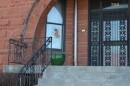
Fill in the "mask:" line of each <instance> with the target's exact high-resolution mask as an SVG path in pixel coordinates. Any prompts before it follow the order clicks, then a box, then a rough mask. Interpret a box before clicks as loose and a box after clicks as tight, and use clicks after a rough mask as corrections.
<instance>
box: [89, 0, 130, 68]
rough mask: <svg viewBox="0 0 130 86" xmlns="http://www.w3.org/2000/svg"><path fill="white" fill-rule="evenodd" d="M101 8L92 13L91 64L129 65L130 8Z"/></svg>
mask: <svg viewBox="0 0 130 86" xmlns="http://www.w3.org/2000/svg"><path fill="white" fill-rule="evenodd" d="M101 1H103V0H101ZM100 4H101V3H100ZM99 9H100V10H99ZM99 9H93V10H91V13H90V46H91V48H90V50H89V52H90V59H89V61H90V62H89V63H90V65H91V66H99V65H103V66H127V65H128V57H129V55H128V51H129V50H128V49H129V48H128V45H129V41H128V37H127V36H128V34H129V31H128V28H129V27H128V9H125V10H122V9H119V8H118V10H116V9H114V8H113V9H112V8H111V9H110V8H109V9H106V8H105V9H103V10H101V9H102V7H101V8H99Z"/></svg>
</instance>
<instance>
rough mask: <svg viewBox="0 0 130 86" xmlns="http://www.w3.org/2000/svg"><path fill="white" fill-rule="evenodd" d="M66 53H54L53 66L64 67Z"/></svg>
mask: <svg viewBox="0 0 130 86" xmlns="http://www.w3.org/2000/svg"><path fill="white" fill-rule="evenodd" d="M64 62H65V53H64V52H52V57H51V64H52V65H64Z"/></svg>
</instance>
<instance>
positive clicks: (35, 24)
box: [25, 0, 58, 38]
mask: <svg viewBox="0 0 130 86" xmlns="http://www.w3.org/2000/svg"><path fill="white" fill-rule="evenodd" d="M57 1H58V0H40V1H39V2H38V4H37V6H36V7H35V8H34V11H33V13H32V15H31V16H30V19H29V22H28V26H27V28H26V35H25V37H26V38H33V37H39V36H40V35H41V33H40V32H42V30H43V27H44V24H45V20H46V16H47V14H48V12H49V11H50V9H51V8H52V7H53V6H54V5H55V3H56V2H57ZM42 35H43V34H42Z"/></svg>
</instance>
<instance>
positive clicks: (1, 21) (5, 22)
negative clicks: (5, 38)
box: [0, 19, 9, 26]
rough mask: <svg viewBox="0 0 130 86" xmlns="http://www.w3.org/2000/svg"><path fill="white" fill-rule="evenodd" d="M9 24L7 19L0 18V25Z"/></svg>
mask: <svg viewBox="0 0 130 86" xmlns="http://www.w3.org/2000/svg"><path fill="white" fill-rule="evenodd" d="M8 24H9V20H8V19H1V20H0V25H1V26H5V25H8Z"/></svg>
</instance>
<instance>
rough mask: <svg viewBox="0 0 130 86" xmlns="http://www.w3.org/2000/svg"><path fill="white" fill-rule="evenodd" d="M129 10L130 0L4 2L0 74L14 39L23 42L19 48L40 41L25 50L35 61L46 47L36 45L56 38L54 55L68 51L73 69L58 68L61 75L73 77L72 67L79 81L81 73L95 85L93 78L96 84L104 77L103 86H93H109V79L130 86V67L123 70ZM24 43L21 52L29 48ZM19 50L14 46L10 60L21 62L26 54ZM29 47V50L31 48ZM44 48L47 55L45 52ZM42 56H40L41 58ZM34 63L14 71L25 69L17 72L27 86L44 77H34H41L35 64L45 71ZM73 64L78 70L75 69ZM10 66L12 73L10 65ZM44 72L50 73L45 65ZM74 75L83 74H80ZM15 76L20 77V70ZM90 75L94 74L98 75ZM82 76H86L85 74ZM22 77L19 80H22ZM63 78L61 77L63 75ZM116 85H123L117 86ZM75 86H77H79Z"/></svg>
mask: <svg viewBox="0 0 130 86" xmlns="http://www.w3.org/2000/svg"><path fill="white" fill-rule="evenodd" d="M129 5H130V1H129V0H1V1H0V71H1V72H2V71H3V68H4V67H3V65H8V63H9V60H10V59H9V58H8V52H9V51H10V46H9V43H10V41H9V40H10V39H14V40H16V39H18V40H20V41H21V42H20V43H22V40H23V39H24V42H25V40H26V39H27V38H29V40H30V39H31V42H32V41H35V42H36V43H34V44H32V45H31V48H30V49H31V50H30V49H26V51H20V53H22V55H24V54H23V52H24V53H26V55H29V57H30V58H31V57H33V55H34V53H36V54H35V55H34V57H40V55H41V54H39V52H35V51H37V50H38V49H39V48H40V47H41V45H40V47H39V46H37V44H39V42H40V41H41V42H43V41H44V42H45V40H46V38H47V37H50V36H52V50H53V51H54V52H64V53H65V63H64V65H66V66H68V68H67V67H66V66H62V67H56V68H57V70H58V68H59V70H63V71H62V72H65V71H66V72H67V73H66V74H70V70H71V67H72V66H73V67H72V73H71V74H72V77H74V75H73V72H74V74H77V75H78V73H79V76H77V79H79V77H83V76H80V73H81V72H82V71H87V72H88V75H86V76H88V77H90V78H88V79H89V80H91V79H92V78H93V79H92V81H93V80H94V79H95V81H96V80H97V81H98V79H97V77H99V81H98V82H99V83H98V85H97V82H95V83H96V84H95V83H93V82H91V84H95V85H96V86H101V85H100V84H103V85H102V86H108V85H109V84H110V83H107V84H108V85H104V79H106V80H108V79H109V80H112V81H113V82H112V85H109V86H128V85H129V83H130V82H129V79H130V78H129V77H130V76H127V75H129V74H128V73H129V71H130V70H129V68H127V67H122V66H129V65H130V53H129V52H130V41H129V40H130V37H129V34H130V30H129V27H130V24H129V23H130V22H129V20H130V17H129V15H130V10H129V9H130V6H129ZM37 39H38V40H37ZM39 39H40V40H39ZM15 42H17V41H15ZM20 43H19V45H18V46H20V47H19V48H21V46H24V43H23V44H20ZM10 44H11V43H10ZM14 45H16V47H13V48H14V53H13V54H10V55H12V56H13V57H16V59H17V57H20V55H21V54H20V53H19V51H17V50H18V49H17V43H16V44H15V43H14ZM28 46H29V47H30V45H28ZM25 47H26V43H25ZM15 49H16V50H15ZM40 49H41V50H42V48H40ZM48 49H49V48H48ZM19 50H20V49H19ZM16 52H17V53H16ZM32 52H34V53H32ZM17 54H18V55H19V56H17ZM37 54H39V56H37ZM24 56H25V55H24ZM24 56H23V57H24ZM42 56H43V55H41V57H42ZM25 57H28V56H25ZM30 58H28V59H27V58H26V61H25V60H24V62H25V64H26V63H27V62H28V61H29V59H30ZM31 61H32V63H30V64H31V65H30V64H29V63H28V64H27V66H26V65H25V66H24V67H23V69H19V68H20V66H21V65H19V66H17V65H15V66H14V64H13V67H14V69H19V70H21V71H20V72H19V71H17V73H18V72H19V73H20V74H21V72H22V74H21V77H22V75H23V77H24V79H23V80H25V83H26V80H28V81H29V84H30V82H32V83H33V84H32V83H31V85H27V86H33V85H34V84H35V85H36V84H37V83H38V79H39V77H37V76H39V75H37V76H36V77H34V74H35V73H37V71H35V68H34V67H36V65H38V67H41V65H40V66H39V64H36V63H37V62H33V61H34V59H31ZM34 64H35V66H34ZM11 65H12V64H11ZM28 65H29V66H28ZM42 65H43V64H42ZM74 65H75V67H77V68H75V67H74ZM77 65H78V66H77ZM8 66H9V67H8V68H9V71H10V70H11V66H10V65H8ZM80 66H84V67H80ZM88 66H90V67H88ZM91 66H105V67H91ZM106 66H115V67H106ZM116 66H121V67H116ZM42 67H43V68H46V64H45V65H44V66H42ZM42 67H41V68H42ZM69 67H70V69H69ZM5 68H6V67H5ZM29 68H30V69H31V68H32V70H34V71H35V73H34V72H33V73H32V71H31V72H29V73H28V71H27V70H29ZM51 68H52V69H54V71H56V72H57V70H55V69H56V68H55V67H54V66H52V67H50V69H48V70H52V69H51ZM87 68H88V69H87ZM11 71H13V70H11ZM25 71H26V73H25ZM40 71H41V70H40ZM75 71H78V72H77V73H75ZM80 71H81V72H80ZM4 72H5V70H4ZM6 72H8V71H6ZM13 72H15V73H16V71H13ZM38 72H39V71H38ZM42 72H43V70H42ZM51 72H52V71H51ZM58 72H59V71H58ZM58 72H57V74H58ZM89 72H90V74H89ZM91 72H93V74H92V73H91ZM99 72H100V73H102V74H101V76H99V75H100V73H99ZM108 72H109V73H108ZM113 72H114V73H113ZM11 73H12V72H11ZM60 73H61V72H60ZM60 73H59V74H60ZM83 73H85V74H86V72H83ZM97 73H98V74H99V75H98V74H97ZM24 74H25V75H24ZM26 74H27V75H26ZM41 74H42V73H41ZM85 74H83V75H85ZM107 74H108V75H107ZM63 75H64V74H63ZM81 75H82V73H81ZM28 76H29V77H28ZM70 76H71V75H70ZM91 76H93V77H91ZM21 77H20V78H19V79H20V80H21ZM27 77H28V78H27ZM30 77H31V79H32V81H31V79H30ZM104 77H105V78H104ZM122 77H125V79H126V81H123V80H124V78H122ZM17 78H18V77H17ZM34 78H35V79H37V80H36V83H34V82H33V79H34ZM60 78H62V75H61V76H60ZM69 78H71V77H69ZM74 78H75V77H74ZM102 78H103V79H102ZM117 78H119V79H120V80H118V79H117ZM71 79H72V78H71ZM83 79H84V78H83ZM88 79H87V80H86V78H85V80H86V81H82V80H81V82H82V83H83V84H84V85H83V86H85V85H86V84H87V83H88V82H87V81H88ZM100 79H101V82H100ZM0 80H1V79H0ZM114 80H115V81H114ZM116 80H118V82H120V83H117V81H116ZM78 81H79V80H77V82H76V81H74V83H73V84H75V82H76V83H77V84H78ZM102 81H103V82H102ZM11 82H12V81H11ZM52 82H53V80H52ZM65 82H66V81H65ZM72 82H73V81H72ZM81 82H79V83H81ZM122 82H124V83H122ZM18 83H19V81H18ZM105 83H106V82H105ZM122 84H123V85H122ZM0 85H1V83H0ZM42 85H43V84H42ZM42 85H38V86H42ZM95 85H91V86H95ZM9 86H10V85H9ZM13 86H14V85H13ZM16 86H18V85H16ZM25 86H26V85H25ZM49 86H50V85H49ZM52 86H53V85H52ZM57 86H59V85H57ZM65 86H66V85H65ZM67 86H68V85H67ZM75 86H77V85H76V84H75ZM81 86H82V85H81ZM88 86H90V85H88Z"/></svg>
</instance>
